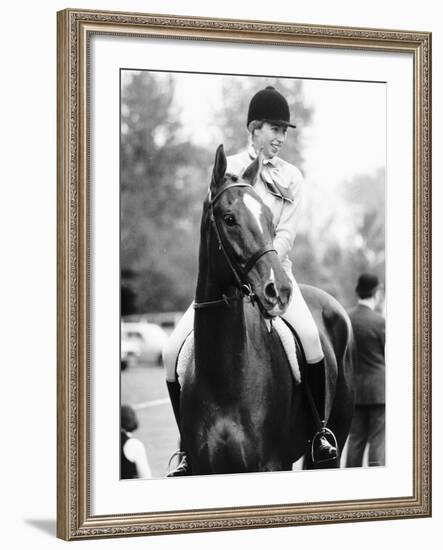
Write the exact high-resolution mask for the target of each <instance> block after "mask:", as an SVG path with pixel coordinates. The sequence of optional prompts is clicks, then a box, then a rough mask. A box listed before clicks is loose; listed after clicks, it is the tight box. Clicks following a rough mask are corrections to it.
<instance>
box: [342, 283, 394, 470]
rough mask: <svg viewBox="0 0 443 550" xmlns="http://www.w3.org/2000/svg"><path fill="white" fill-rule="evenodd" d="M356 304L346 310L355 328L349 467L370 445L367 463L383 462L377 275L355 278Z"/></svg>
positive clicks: (381, 326) (381, 329)
mask: <svg viewBox="0 0 443 550" xmlns="http://www.w3.org/2000/svg"><path fill="white" fill-rule="evenodd" d="M356 293H357V296H358V298H359V300H358V305H357V306H356V307H355V308H354V309H352V310H351V311H350V312H349V316H350V318H351V323H352V328H353V330H354V337H355V344H356V351H357V358H356V364H355V381H356V401H355V403H356V406H355V413H354V417H353V421H352V427H351V432H350V435H349V446H348V455H347V460H346V466H347V467H348V468H352V467H356V466H362V463H363V453H364V451H365V448H366V445H367V444H368V445H369V455H368V463H369V466H384V464H385V320H384V318H383V317H382V316H381V315H379V314H378V313H376V312H375V311H374V308H375V307H376V305H377V300H378V295H379V280H378V278H377V276H376V275H373V274H370V273H363V274H362V275H360V277H359V279H358V284H357V287H356Z"/></svg>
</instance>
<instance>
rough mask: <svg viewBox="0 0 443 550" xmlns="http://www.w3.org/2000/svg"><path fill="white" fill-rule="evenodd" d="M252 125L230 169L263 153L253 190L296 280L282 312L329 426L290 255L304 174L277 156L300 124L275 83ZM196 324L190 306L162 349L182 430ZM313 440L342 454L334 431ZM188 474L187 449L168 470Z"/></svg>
mask: <svg viewBox="0 0 443 550" xmlns="http://www.w3.org/2000/svg"><path fill="white" fill-rule="evenodd" d="M247 128H248V131H249V137H250V140H249V147H248V148H247V149H246V150H245V151H242V152H240V153H238V154H236V155H233V156H230V157H228V158H227V170H226V172H227V173H229V174H232V175H234V176H239V177H241V176H242V175H243V173H244V172H245V170H246V169H247V167H248V166H249V165H250V164H251V163H252V162H253V161H254V159H256V158H257V157H258V156H259V158H260V165H261V166H260V168H261V169H260V171H259V174H258V177H257V178H256V181H255V182H254V189H255V191H256V192H257V194H258V195H259V196H260V197H261V199H262V200H263V202H264V203H265V205H267V206H268V207H269V208H270V210H271V212H272V215H273V224H274V230H275V238H274V242H273V247H274V249H275V250H276V252H277V254H278V257H279V259H280V261H281V264H282V266H283V268H284V270H285V272H286V274H287V275H288V276H289V278H290V280H291V282H292V295H291V299H290V302H289V305H288V307H287V310H286V312H285V313H284V314H283V315H282V317H283V319H284V320H285V321H286V322H287V323H288V324H289V325H290V326H291V327H292V328H293V329H294V330H295V332H296V333H297V334H298V336H299V338H300V340H301V343H302V346H303V350H304V354H305V358H306V362H307V363H308V368H307V369H306V373H305V376H306V381H307V384H308V385H309V388H310V394H311V395H312V396H313V401H314V408H315V409H316V412H317V413H318V416H319V417H320V421H321V423H322V425H324V419H325V376H326V375H325V358H324V357H325V356H324V352H323V349H322V345H321V342H320V336H319V332H318V329H317V326H316V323H315V321H314V319H313V317H312V314H311V312H310V310H309V308H308V306H307V305H306V302H305V300H304V298H303V295H302V293H301V292H300V289H299V287H298V284H297V282H296V281H295V278H294V275H293V273H292V264H291V261H290V260H289V258H288V253H289V252H290V250H291V249H292V247H293V244H294V239H295V235H296V225H297V215H298V206H299V203H300V198H301V192H302V182H303V178H302V175H301V173H300V171H299V170H298V168H296V167H295V166H293V165H292V164H289V163H288V162H286V161H284V160H282V159H281V158H279V156H278V154H279V152H280V149H281V147H282V145H283V144H284V142H285V140H286V135H287V131H288V128H295V125H294V124H292V123H291V121H290V112H289V105H288V102H287V101H286V99H285V98H284V96H283V95H282V94H281V93H279V92H278V91H277V90H275V89H274V88H273V87H271V86H268V87H267V88H265V89H263V90H260V91H259V92H257V93H256V94H255V95H254V96H253V97H252V99H251V101H250V104H249V109H248V116H247ZM193 324H194V307H193V305H191V306H190V308H189V309H188V310H187V311H186V313H185V315H184V316H183V318H182V319H181V320H180V322H179V323H178V325H177V327H176V328H175V330H174V332H173V334H172V335H171V338H170V340H169V343H168V345H167V347H166V348H165V350H164V353H163V359H164V363H165V368H166V382H167V387H168V391H169V395H170V399H171V403H172V407H173V410H174V414H175V418H176V420H177V423H178V427H179V430H180V385H179V383H178V381H177V376H176V364H177V358H178V354H179V351H180V349H181V348H182V346H183V343H184V341H185V339H186V337H187V336H188V335H189V334H190V332H191V331H192V330H193ZM317 425H318V424H317ZM311 441H312V449H311V454H312V458H313V462H314V463H317V462H319V463H320V462H324V461H329V460H331V461H332V460H334V459H336V458H337V449H336V447H335V437H334V435H333V434H332V433H331V432H330V431H328V430H319V431H317V433H315V434H312V437H311ZM188 474H189V471H188V463H187V458H186V453H185V451H184V450H183V452H182V460H181V462H180V464H179V466H178V468H177V469H176V470H174V471H173V472H171V473H170V474H169V475H170V476H181V475H188Z"/></svg>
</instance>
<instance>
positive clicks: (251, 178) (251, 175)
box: [242, 151, 263, 185]
mask: <svg viewBox="0 0 443 550" xmlns="http://www.w3.org/2000/svg"><path fill="white" fill-rule="evenodd" d="M262 164H263V154H262V152H261V151H260V154H259V155H258V156H257V158H256V159H255V160H253V161H252V162H251V164H250V165H249V166H248V167H247V168H246V170H245V171H244V172H243V175H242V179H244V180H246V181H247V182H248V183H250V184H251V185H255V182H256V180H257V176H258V175H259V173H260V171H261V167H262Z"/></svg>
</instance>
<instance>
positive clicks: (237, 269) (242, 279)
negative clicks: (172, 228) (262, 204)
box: [194, 182, 277, 309]
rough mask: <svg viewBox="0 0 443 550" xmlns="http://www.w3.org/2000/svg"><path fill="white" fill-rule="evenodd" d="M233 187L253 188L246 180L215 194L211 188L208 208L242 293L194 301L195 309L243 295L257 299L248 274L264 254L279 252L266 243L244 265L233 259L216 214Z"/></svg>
mask: <svg viewBox="0 0 443 550" xmlns="http://www.w3.org/2000/svg"><path fill="white" fill-rule="evenodd" d="M233 187H250V188H252V185H251V184H249V183H245V182H234V183H228V184H227V185H224V186H223V187H222V188H221V189H219V190H218V191H217V192H216V193H215V195H214V196H212V192H211V190H209V202H208V208H209V220H210V222H211V225H212V228H213V229H214V233H215V235H216V237H217V241H218V248H219V250H221V251H222V253H223V256H224V257H225V260H226V263H227V264H228V267H229V269H230V271H231V272H232V274H233V276H234V279H235V283H236V286H237V288H238V289H239V290H240V291H241V295H240V296H234V297H227V296H226V295H224V294H223V295H222V297H221V299H218V300H211V301H208V302H194V309H202V308H207V307H211V306H217V305H223V304H225V305H229V303H230V302H231V301H233V300H238V299H243V297H245V296H246V297H247V298H249V299H250V300H251V302H254V301H255V300H256V295H255V293H254V291H253V289H252V286H251V284H250V283H248V282H247V275H248V273H249V272H250V271H251V269H252V268H253V267H254V266H255V264H256V263H257V261H258V260H259V259H260V258H261V257H262V256H264V255H265V254H267V253H268V252H275V253H276V254H277V251H276V250H275V248H273V247H272V246H266V245H265V246H262V247H261V248H260V249H259V250H257V252H254V254H253V255H252V256H251V257H250V258H249V259H248V260H247V262H246V263H245V265H244V267H242V266H240V265H238V264H236V263H235V262H234V261H233V260H232V259H231V257H230V255H229V252H228V249H227V247H226V244H225V243H224V242H223V238H222V233H221V231H220V228H219V226H218V223H217V219H216V217H215V215H214V205H215V203H216V202H217V201H218V199H219V198H220V197H221V195H223V193H224V192H225V191H227V190H228V189H232V188H233Z"/></svg>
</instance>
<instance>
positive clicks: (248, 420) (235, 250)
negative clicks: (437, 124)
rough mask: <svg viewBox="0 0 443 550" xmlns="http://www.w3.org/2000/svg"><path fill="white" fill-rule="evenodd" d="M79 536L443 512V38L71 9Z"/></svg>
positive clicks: (72, 424) (64, 432)
mask: <svg viewBox="0 0 443 550" xmlns="http://www.w3.org/2000/svg"><path fill="white" fill-rule="evenodd" d="M57 68H58V167H57V170H58V171H57V176H58V186H57V189H58V390H57V396H58V474H57V475H58V484H57V485H58V520H57V523H58V536H59V537H60V538H63V539H65V540H73V539H82V538H103V537H117V536H129V535H155V534H170V533H185V532H196V531H215V530H228V529H249V528H263V527H278V526H296V525H309V524H318V523H331V522H332V523H333V522H353V521H367V520H382V519H401V518H414V517H427V516H430V515H431V437H430V426H431V418H430V415H431V353H430V345H431V249H430V247H431V35H430V33H428V32H418V31H402V30H385V29H363V28H347V27H328V26H314V25H301V24H294V23H283V22H264V21H236V20H220V19H208V18H202V17H188V16H186V17H181V16H169V15H168V16H166V15H152V14H138V13H137V14H136V13H117V12H96V11H88V10H76V9H68V10H64V11H61V12H59V13H58V65H57Z"/></svg>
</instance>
